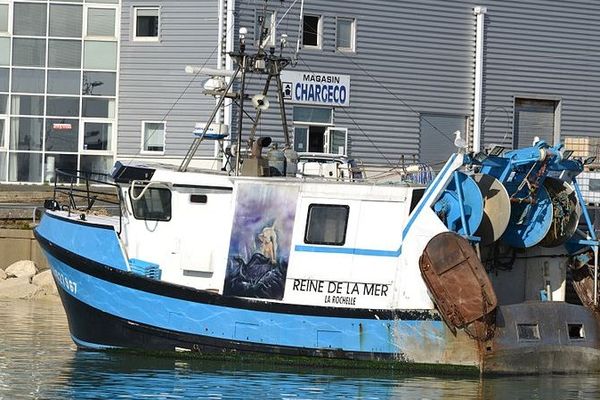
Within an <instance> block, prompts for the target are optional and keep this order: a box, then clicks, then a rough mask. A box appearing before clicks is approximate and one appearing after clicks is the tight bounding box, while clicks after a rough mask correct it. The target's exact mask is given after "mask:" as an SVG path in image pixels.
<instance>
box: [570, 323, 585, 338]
mask: <svg viewBox="0 0 600 400" xmlns="http://www.w3.org/2000/svg"><path fill="white" fill-rule="evenodd" d="M567 332H568V333H569V339H571V340H582V339H585V331H584V330H583V324H567Z"/></svg>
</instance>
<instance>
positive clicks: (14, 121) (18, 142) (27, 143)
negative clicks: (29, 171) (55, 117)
mask: <svg viewBox="0 0 600 400" xmlns="http://www.w3.org/2000/svg"><path fill="white" fill-rule="evenodd" d="M43 130H44V119H43V118H27V117H13V118H11V119H10V148H11V150H41V149H42V133H43Z"/></svg>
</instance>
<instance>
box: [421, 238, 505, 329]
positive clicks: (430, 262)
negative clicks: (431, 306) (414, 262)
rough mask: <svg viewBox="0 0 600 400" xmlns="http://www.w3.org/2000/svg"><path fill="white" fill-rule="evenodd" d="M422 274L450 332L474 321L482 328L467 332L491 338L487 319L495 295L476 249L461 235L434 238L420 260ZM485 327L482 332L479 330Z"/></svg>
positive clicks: (495, 300) (488, 318) (493, 306)
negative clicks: (482, 324) (481, 323)
mask: <svg viewBox="0 0 600 400" xmlns="http://www.w3.org/2000/svg"><path fill="white" fill-rule="evenodd" d="M419 267H420V268H421V275H422V276H423V279H424V280H425V283H426V284H427V288H428V289H429V292H430V293H431V297H432V298H433V301H434V302H435V304H436V306H437V308H438V310H439V312H440V313H441V315H442V317H443V318H444V320H445V321H446V323H447V324H448V326H449V327H450V329H452V330H453V331H455V330H456V328H459V329H462V328H467V327H468V326H469V325H470V324H472V323H473V322H475V321H480V322H483V323H484V325H486V326H485V327H484V326H479V327H475V328H476V329H475V331H476V332H469V333H470V334H471V335H472V336H474V337H477V338H478V339H485V338H488V337H489V335H490V332H489V331H490V329H488V328H489V327H490V326H489V324H490V323H493V322H490V320H491V319H490V316H491V315H492V313H493V311H494V310H495V308H496V306H497V299H496V293H495V292H494V288H493V287H492V283H491V281H490V279H489V278H488V276H487V273H486V271H485V268H484V267H483V265H482V264H481V261H480V260H479V257H478V256H477V253H476V252H475V249H473V247H472V246H471V245H470V244H469V242H468V241H467V240H466V239H465V238H463V237H462V236H460V235H458V234H456V233H454V232H443V233H440V234H438V235H436V236H434V237H433V238H432V239H431V240H430V241H429V243H428V244H427V246H426V247H425V251H424V252H423V255H422V256H421V258H420V259H419ZM482 328H484V329H483V330H481V329H482Z"/></svg>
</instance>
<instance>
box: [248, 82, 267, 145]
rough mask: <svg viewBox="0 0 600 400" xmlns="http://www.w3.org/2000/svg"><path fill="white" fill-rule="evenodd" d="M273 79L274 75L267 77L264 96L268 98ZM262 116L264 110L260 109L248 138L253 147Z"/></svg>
mask: <svg viewBox="0 0 600 400" xmlns="http://www.w3.org/2000/svg"><path fill="white" fill-rule="evenodd" d="M271 77H272V75H271V74H269V76H268V77H267V81H266V82H265V87H264V89H263V92H262V94H263V96H266V95H267V93H269V86H270V85H271ZM261 116H262V109H261V108H259V109H258V110H257V111H256V119H255V120H254V123H253V124H252V129H251V130H250V136H249V137H248V141H249V142H250V146H251V147H252V143H253V142H254V135H255V134H256V129H257V127H258V122H259V121H260V117H261Z"/></svg>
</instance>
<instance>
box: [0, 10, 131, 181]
mask: <svg viewBox="0 0 600 400" xmlns="http://www.w3.org/2000/svg"><path fill="white" fill-rule="evenodd" d="M119 15H120V6H119V4H118V0H114V1H111V0H98V1H93V2H91V1H87V2H82V1H79V2H61V1H17V0H15V1H10V2H1V3H0V182H33V183H42V182H48V181H53V180H54V169H55V168H63V169H87V170H106V169H107V168H109V167H110V165H112V162H113V159H114V152H115V149H116V122H117V120H116V111H117V82H118V67H117V66H118V37H117V32H118V25H119V18H118V17H119Z"/></svg>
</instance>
